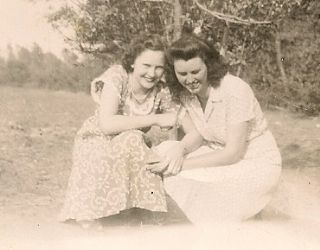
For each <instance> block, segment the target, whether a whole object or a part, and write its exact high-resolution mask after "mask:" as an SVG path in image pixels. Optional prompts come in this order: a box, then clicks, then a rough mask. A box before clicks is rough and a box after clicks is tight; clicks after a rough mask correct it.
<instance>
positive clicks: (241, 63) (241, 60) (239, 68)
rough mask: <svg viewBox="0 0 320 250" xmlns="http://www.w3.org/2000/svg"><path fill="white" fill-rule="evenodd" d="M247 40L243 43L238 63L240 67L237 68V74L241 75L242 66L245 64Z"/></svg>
mask: <svg viewBox="0 0 320 250" xmlns="http://www.w3.org/2000/svg"><path fill="white" fill-rule="evenodd" d="M246 41H247V39H244V41H243V43H242V47H241V55H240V58H239V59H240V64H239V65H238V69H237V76H238V77H240V74H241V70H242V66H243V64H244V61H245V58H244V48H245V45H246Z"/></svg>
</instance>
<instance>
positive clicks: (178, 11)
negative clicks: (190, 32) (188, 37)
mask: <svg viewBox="0 0 320 250" xmlns="http://www.w3.org/2000/svg"><path fill="white" fill-rule="evenodd" d="M173 8H174V11H173V21H174V29H173V40H176V39H178V38H180V36H181V30H182V24H181V16H182V7H181V4H180V1H179V0H173Z"/></svg>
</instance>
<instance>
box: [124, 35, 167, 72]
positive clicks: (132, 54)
mask: <svg viewBox="0 0 320 250" xmlns="http://www.w3.org/2000/svg"><path fill="white" fill-rule="evenodd" d="M147 49H149V50H154V51H165V49H166V44H165V42H164V41H163V39H162V38H161V36H160V35H157V34H147V33H142V34H139V35H138V36H136V37H135V38H134V39H132V41H131V42H130V44H129V45H128V46H127V48H126V50H125V51H124V54H123V56H122V59H121V64H122V66H123V68H124V69H125V70H126V71H127V72H128V73H131V72H132V71H133V68H132V65H133V64H134V61H135V59H136V58H137V57H138V56H139V55H140V54H141V53H142V52H143V51H145V50H147Z"/></svg>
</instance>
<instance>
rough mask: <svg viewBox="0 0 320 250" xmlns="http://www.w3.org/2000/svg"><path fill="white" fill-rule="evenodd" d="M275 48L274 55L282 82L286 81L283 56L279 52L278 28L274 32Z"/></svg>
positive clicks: (279, 38)
mask: <svg viewBox="0 0 320 250" xmlns="http://www.w3.org/2000/svg"><path fill="white" fill-rule="evenodd" d="M275 49H276V57H277V66H278V68H279V70H280V74H281V79H282V81H283V82H287V75H286V72H285V70H284V66H283V60H284V58H283V57H282V53H281V37H280V31H279V30H278V29H277V30H276V32H275Z"/></svg>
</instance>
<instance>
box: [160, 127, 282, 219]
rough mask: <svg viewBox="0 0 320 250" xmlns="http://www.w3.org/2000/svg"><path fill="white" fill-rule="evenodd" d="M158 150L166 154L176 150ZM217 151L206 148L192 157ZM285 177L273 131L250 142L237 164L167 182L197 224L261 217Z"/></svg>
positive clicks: (181, 175) (162, 146)
mask: <svg viewBox="0 0 320 250" xmlns="http://www.w3.org/2000/svg"><path fill="white" fill-rule="evenodd" d="M172 143H175V142H172V141H166V142H163V143H162V144H160V145H159V146H158V147H157V151H158V153H159V154H164V153H165V151H166V150H167V149H169V148H170V146H172ZM214 150H219V149H212V148H210V147H208V146H202V147H200V148H199V149H198V150H196V151H194V152H193V153H191V154H189V155H188V157H193V156H198V155H201V154H205V153H209V152H212V151H214ZM280 173H281V156H280V153H279V150H278V147H277V145H276V142H275V140H274V138H273V136H272V134H271V133H270V132H269V131H266V132H264V133H263V134H262V135H261V136H259V137H257V138H255V139H253V140H252V141H250V143H249V145H248V148H247V151H246V154H245V156H244V158H243V159H242V160H241V161H239V162H238V163H236V164H232V165H227V166H221V167H208V168H194V169H192V170H185V171H181V172H180V173H179V174H178V175H176V176H172V177H168V178H165V180H164V182H165V189H166V192H167V193H168V194H169V195H170V196H171V197H172V198H173V200H175V202H176V203H177V204H178V206H179V207H180V208H181V210H182V211H183V212H184V213H185V215H186V216H187V217H188V219H189V220H190V221H191V222H192V223H193V224H199V225H201V224H207V223H217V222H227V221H229V222H239V221H243V220H246V219H248V218H250V217H252V216H254V215H256V214H257V213H259V212H260V211H261V210H262V209H263V208H264V207H265V206H266V205H267V204H268V202H269V201H270V200H271V197H272V194H273V193H274V191H275V189H276V187H277V183H278V180H279V177H280Z"/></svg>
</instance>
